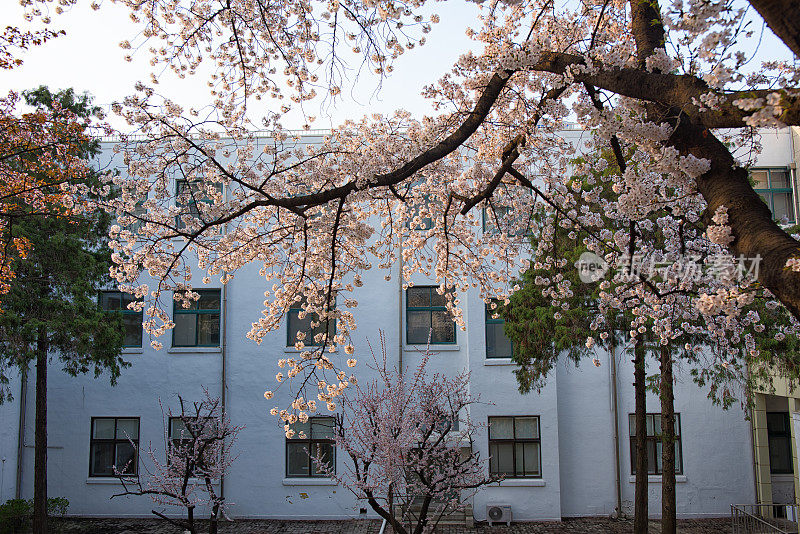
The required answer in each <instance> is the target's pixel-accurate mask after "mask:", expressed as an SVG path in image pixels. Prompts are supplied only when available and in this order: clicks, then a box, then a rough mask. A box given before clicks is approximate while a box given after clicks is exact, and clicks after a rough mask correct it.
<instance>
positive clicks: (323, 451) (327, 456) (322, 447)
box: [311, 443, 334, 476]
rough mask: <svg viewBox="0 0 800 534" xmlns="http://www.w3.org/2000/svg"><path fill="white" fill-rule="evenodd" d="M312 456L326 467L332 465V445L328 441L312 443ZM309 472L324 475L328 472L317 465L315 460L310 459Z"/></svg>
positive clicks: (313, 474)
mask: <svg viewBox="0 0 800 534" xmlns="http://www.w3.org/2000/svg"><path fill="white" fill-rule="evenodd" d="M313 450H314V457H315V458H317V459H319V460H321V461H322V462H323V463H324V464H325V465H327V466H328V468H329V469H330V468H332V467H333V461H334V458H333V445H332V444H330V443H316V444H314V448H313ZM311 474H312V476H326V475H327V474H328V473H327V472H326V471H325V470H321V469H319V468H318V467H317V464H316V462H314V461H313V460H312V462H311Z"/></svg>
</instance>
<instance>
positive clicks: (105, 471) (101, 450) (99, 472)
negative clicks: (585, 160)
mask: <svg viewBox="0 0 800 534" xmlns="http://www.w3.org/2000/svg"><path fill="white" fill-rule="evenodd" d="M112 423H113V420H112ZM91 456H92V457H91V459H90V460H89V463H90V466H91V469H90V471H91V475H92V476H113V475H114V444H113V443H94V444H92V454H91Z"/></svg>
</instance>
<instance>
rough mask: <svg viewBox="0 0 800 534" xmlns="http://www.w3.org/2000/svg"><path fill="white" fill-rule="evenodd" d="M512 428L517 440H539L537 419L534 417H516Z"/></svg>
mask: <svg viewBox="0 0 800 534" xmlns="http://www.w3.org/2000/svg"><path fill="white" fill-rule="evenodd" d="M514 426H515V428H516V437H517V439H538V438H539V419H538V418H536V417H517V418H516V420H515V421H514Z"/></svg>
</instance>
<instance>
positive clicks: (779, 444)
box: [769, 437, 792, 473]
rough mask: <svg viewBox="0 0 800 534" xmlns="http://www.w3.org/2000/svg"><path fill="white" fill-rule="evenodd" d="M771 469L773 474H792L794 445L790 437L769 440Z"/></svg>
mask: <svg viewBox="0 0 800 534" xmlns="http://www.w3.org/2000/svg"><path fill="white" fill-rule="evenodd" d="M769 467H770V471H771V472H773V473H791V472H792V444H791V441H790V440H789V438H788V437H770V438H769Z"/></svg>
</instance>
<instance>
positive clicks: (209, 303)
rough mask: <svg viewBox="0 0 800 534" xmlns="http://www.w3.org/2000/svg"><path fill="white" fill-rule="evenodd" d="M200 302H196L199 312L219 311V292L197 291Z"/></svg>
mask: <svg viewBox="0 0 800 534" xmlns="http://www.w3.org/2000/svg"><path fill="white" fill-rule="evenodd" d="M198 293H199V294H200V300H198V301H197V309H199V310H218V309H219V291H217V290H213V291H198Z"/></svg>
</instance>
